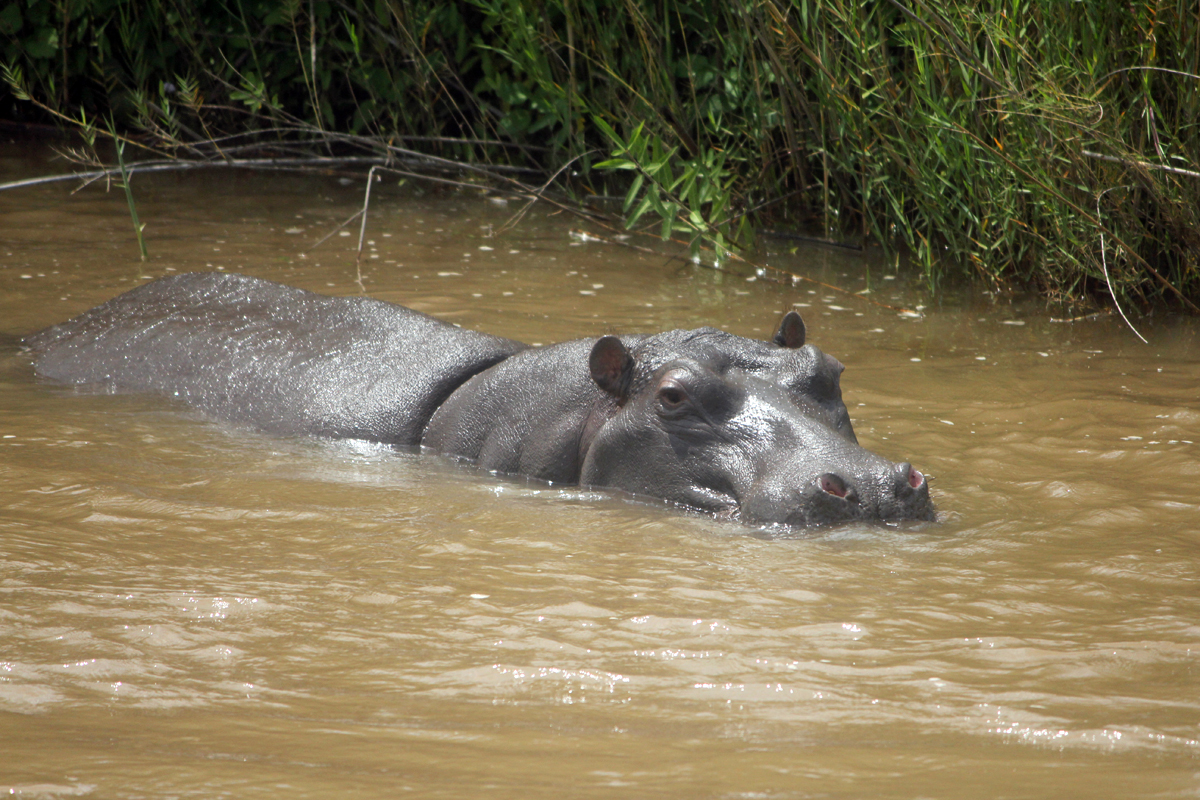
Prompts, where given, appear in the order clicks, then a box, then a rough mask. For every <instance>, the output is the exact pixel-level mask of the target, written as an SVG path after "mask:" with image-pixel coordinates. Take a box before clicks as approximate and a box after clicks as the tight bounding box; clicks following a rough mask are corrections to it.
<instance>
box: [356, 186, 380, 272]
mask: <svg viewBox="0 0 1200 800" xmlns="http://www.w3.org/2000/svg"><path fill="white" fill-rule="evenodd" d="M377 169H379V167H377V166H375V167H371V169H370V170H368V171H367V191H366V192H365V193H364V195H363V207H362V211H360V212H359V213H360V214H362V226H360V227H359V229H358V254H357V255H356V256H355V257H354V272H355V274H356V275H357V276H358V277H357V278H356V279H355V280H356V283H358V288H359V290H360V291H362V292H363V293H364V294H365V293H366V291H367V290H366V288H365V287H364V286H363V282H362V248H363V239H365V238H366V236H367V209H368V208H369V207H370V205H371V184H372V183H374V182H375V170H377Z"/></svg>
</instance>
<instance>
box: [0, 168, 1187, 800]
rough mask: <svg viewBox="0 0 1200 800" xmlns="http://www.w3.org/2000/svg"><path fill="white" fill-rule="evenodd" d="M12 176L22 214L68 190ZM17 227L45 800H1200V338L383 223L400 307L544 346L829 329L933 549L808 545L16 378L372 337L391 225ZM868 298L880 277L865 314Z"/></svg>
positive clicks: (847, 381)
mask: <svg viewBox="0 0 1200 800" xmlns="http://www.w3.org/2000/svg"><path fill="white" fill-rule="evenodd" d="M47 157H48V154H47V152H46V151H44V150H41V149H36V148H34V149H30V148H19V147H15V146H12V145H5V146H3V149H0V180H12V179H15V178H19V177H25V176H29V175H34V174H41V173H43V172H46V171H49V170H53V169H59V168H61V167H56V166H55V165H54V164H52V163H49V162H48V161H47ZM135 188H136V190H137V196H138V201H139V210H140V212H141V214H142V219H143V220H144V221H145V222H146V223H147V229H146V232H147V238H148V245H149V248H150V253H151V259H150V261H149V262H148V263H146V264H144V265H143V264H141V263H140V262H139V261H138V260H137V258H136V250H135V245H134V243H133V239H132V233H131V231H132V229H131V225H130V222H129V219H128V216H127V212H126V210H125V200H124V197H123V196H122V195H121V194H119V193H117V192H116V191H113V192H110V193H105V192H104V191H103V189H101V188H99V187H92V188H89V189H86V190H84V191H82V192H79V193H78V194H75V195H71V194H69V190H68V188H67V187H66V186H64V185H57V186H46V187H37V188H32V189H23V190H19V191H15V192H5V193H2V194H0V789H3V790H7V791H9V792H10V793H14V794H16V795H17V796H26V797H73V796H86V797H105V798H107V797H217V796H231V797H269V796H279V797H348V796H349V797H392V796H396V795H400V794H403V793H408V794H412V795H414V796H422V797H445V798H477V797H484V796H486V797H496V798H530V797H580V798H587V797H678V798H799V797H882V798H889V797H896V798H908V797H1052V796H1054V797H1064V796H1067V797H1135V796H1136V797H1172V798H1173V797H1195V796H1197V794H1200V582H1198V579H1200V567H1198V564H1200V399H1198V397H1200V389H1198V387H1200V327H1198V326H1197V324H1196V322H1195V321H1192V320H1185V319H1174V318H1162V319H1158V320H1149V321H1147V320H1141V321H1139V325H1140V326H1141V327H1142V328H1143V332H1144V333H1145V334H1146V335H1147V337H1148V338H1149V339H1150V344H1149V345H1143V344H1142V343H1141V342H1139V341H1137V339H1136V338H1135V337H1134V336H1133V335H1132V334H1131V333H1130V332H1129V331H1128V330H1127V329H1126V328H1124V327H1123V325H1122V324H1121V323H1120V321H1119V320H1117V319H1115V318H1111V317H1109V318H1101V319H1097V320H1089V321H1084V322H1077V323H1074V324H1062V323H1055V322H1052V321H1050V317H1049V314H1048V313H1047V312H1046V311H1045V310H1044V309H1042V308H1041V307H1039V306H1037V305H1020V304H1013V303H1011V302H1008V301H995V302H993V301H989V300H987V299H986V298H984V299H980V298H978V297H975V298H968V297H957V296H953V295H952V296H948V297H943V298H941V299H940V300H937V301H934V300H931V299H929V298H928V297H927V296H926V295H924V294H923V292H922V289H921V286H920V283H919V281H916V280H914V279H913V277H912V276H911V275H906V274H903V273H902V274H900V275H894V274H892V272H891V271H890V270H888V269H885V268H883V267H881V265H880V264H879V263H877V262H875V261H873V260H872V259H870V258H863V257H860V256H858V255H856V254H853V253H842V252H839V251H834V250H828V249H818V250H801V251H798V252H795V253H792V252H789V248H787V247H784V246H783V245H782V244H781V243H777V242H776V243H771V246H772V247H773V248H775V250H774V251H773V252H770V253H769V254H768V255H766V256H765V259H766V260H767V261H768V262H769V263H771V264H775V265H778V266H781V267H784V268H787V269H792V270H795V271H797V272H799V273H801V274H803V275H805V276H809V277H812V278H816V279H818V280H821V281H824V282H827V283H830V284H835V285H837V286H840V287H842V288H845V289H847V290H849V291H851V292H855V291H858V290H860V289H862V288H864V286H866V285H867V282H868V280H869V282H870V286H871V288H872V289H873V292H872V294H871V295H869V297H872V298H875V299H877V300H880V301H881V302H885V303H889V304H892V305H897V306H901V305H903V306H909V307H914V306H917V305H924V306H926V308H924V309H923V310H924V316H923V317H921V318H919V319H911V318H906V317H902V316H900V315H898V314H897V313H896V312H895V311H892V310H889V309H886V308H882V307H879V306H876V305H872V304H870V303H868V302H866V301H864V300H863V299H861V298H856V297H852V296H846V295H842V294H838V293H836V292H832V291H830V290H828V289H825V288H823V287H820V286H816V285H812V284H809V283H806V282H801V283H799V284H797V285H795V286H792V285H781V284H775V283H768V282H765V281H762V280H756V281H747V280H746V279H745V277H746V276H745V275H732V274H724V273H719V272H715V271H713V270H708V269H700V268H695V267H692V266H690V265H687V264H681V263H680V262H678V261H671V260H669V259H667V258H666V257H664V256H662V255H650V254H643V253H639V252H635V251H631V250H628V249H625V248H620V247H614V246H610V245H604V244H598V243H594V242H580V241H579V240H578V239H574V238H572V236H571V235H570V231H571V229H572V228H576V227H578V223H577V222H575V221H573V220H570V219H567V218H565V217H563V216H553V215H550V214H548V210H547V209H545V208H539V209H535V210H534V211H533V212H532V213H531V214H530V215H529V216H528V217H527V218H526V220H525V221H524V222H523V223H522V224H521V225H520V226H519V227H517V228H516V229H515V230H512V231H509V232H506V233H503V234H502V235H498V236H497V235H494V234H495V233H496V231H497V230H498V229H499V228H501V226H502V225H503V224H504V222H505V221H506V220H507V219H508V218H509V217H510V216H511V215H512V214H513V213H514V211H515V210H516V208H517V205H516V204H511V203H510V204H509V205H507V206H503V205H500V204H498V203H496V202H494V200H493V199H491V198H488V197H486V196H484V195H482V194H480V193H476V192H458V193H450V194H447V193H441V194H437V195H433V194H425V195H422V194H420V193H418V192H415V191H413V190H412V188H411V187H409V188H404V189H400V188H398V187H396V186H394V185H386V186H381V187H380V188H379V189H377V190H376V192H375V199H374V202H373V208H372V214H371V218H370V224H369V228H368V239H369V240H370V242H371V244H370V245H368V249H367V256H368V257H367V258H366V259H365V261H364V267H363V284H364V287H365V290H366V292H367V293H368V294H369V295H370V296H373V297H378V298H383V299H386V300H392V301H396V302H401V303H405V304H407V305H410V306H412V307H414V308H417V309H420V310H422V311H427V312H429V313H432V314H435V315H438V316H441V317H443V318H445V319H448V320H452V321H454V322H456V323H459V324H461V325H463V326H465V327H470V328H475V329H479V330H484V331H488V332H491V333H496V334H500V335H503V336H509V337H513V338H517V339H521V340H524V341H529V342H551V341H557V340H561V339H567V338H575V337H583V336H597V335H600V334H603V333H608V332H617V331H620V332H637V331H657V330H663V329H669V328H673V327H696V326H699V325H704V324H711V325H716V326H719V327H723V328H726V329H728V330H730V331H733V332H735V333H739V334H743V335H746V336H765V335H767V334H768V333H769V332H770V330H771V327H772V325H774V324H775V322H776V321H777V319H778V317H779V314H780V313H781V311H782V310H783V309H784V308H786V307H788V306H790V305H792V304H794V303H796V304H800V310H801V311H802V313H803V314H804V315H805V317H806V319H807V321H808V325H809V336H810V340H811V341H813V342H814V343H816V344H817V345H818V346H820V347H822V348H823V349H825V350H826V351H827V352H830V353H833V354H834V355H836V356H837V357H838V358H839V359H841V360H842V361H843V362H844V363H846V364H847V365H848V369H847V371H846V373H845V375H844V376H843V389H844V394H845V398H846V401H847V405H848V407H849V408H850V411H851V415H852V417H853V419H854V422H855V426H856V429H857V431H858V435H859V438H860V440H861V441H862V442H863V443H864V445H866V446H868V447H870V448H872V449H874V450H877V451H879V452H881V453H882V454H884V455H887V456H888V457H890V458H893V459H896V460H901V459H907V460H911V461H912V462H913V463H914V464H915V465H917V466H918V467H919V468H920V469H922V470H924V471H925V472H927V473H928V474H929V475H930V476H931V485H932V487H933V491H934V494H935V497H936V501H937V503H938V506H939V509H940V511H941V515H942V520H941V522H940V523H938V524H936V525H918V526H901V527H872V526H865V525H864V526H849V527H842V528H835V529H830V530H821V531H808V532H799V533H796V534H795V535H792V536H778V535H775V536H768V535H764V534H763V533H762V532H760V531H755V530H753V529H748V528H743V527H740V526H737V525H732V524H727V523H721V522H717V521H714V520H710V519H707V518H704V517H698V516H690V515H687V514H683V513H680V512H678V511H675V510H672V509H668V508H664V507H662V506H659V505H655V504H647V503H637V502H631V501H630V500H629V499H627V498H622V497H616V496H612V495H608V494H605V493H601V492H591V491H583V490H580V489H576V488H569V487H557V486H544V485H538V484H534V483H529V482H523V481H519V480H512V479H506V478H502V477H497V476H491V475H486V474H479V473H478V472H476V471H473V470H471V469H470V468H466V467H463V466H459V465H455V464H451V463H448V462H446V461H444V460H441V459H438V458H435V457H427V456H420V455H416V454H412V453H397V452H392V451H389V450H386V449H383V448H379V447H373V446H369V445H365V444H362V443H354V442H341V443H330V442H324V441H316V440H310V439H276V438H270V437H266V436H262V435H259V434H256V433H253V432H249V431H246V430H242V429H238V428H235V427H231V426H227V425H223V424H221V423H218V422H214V421H212V420H208V419H205V418H203V417H201V416H199V415H197V414H195V413H193V412H190V411H187V410H185V409H181V408H179V407H177V406H174V405H172V404H171V403H170V402H168V401H166V400H162V399H157V398H149V397H139V396H108V395H97V394H86V393H76V392H72V391H67V390H64V389H62V388H57V387H53V386H47V385H40V384H38V383H37V382H36V381H35V380H34V379H33V377H32V373H31V370H30V367H29V364H28V361H27V359H26V358H24V357H23V356H22V355H20V354H19V353H18V348H17V341H18V337H20V336H21V335H24V334H28V333H30V332H32V331H34V330H37V329H39V328H41V327H44V326H46V325H49V324H52V323H55V322H58V321H61V320H63V319H65V318H67V317H69V316H72V315H74V314H76V313H78V312H80V311H83V310H84V309H86V308H88V307H90V306H92V305H94V304H96V303H99V302H102V301H104V300H106V299H108V298H109V297H111V296H113V295H115V294H117V293H118V292H120V291H123V290H125V289H128V288H131V287H133V286H135V285H137V284H139V283H141V282H144V281H145V280H147V279H148V278H149V277H155V276H160V275H164V274H170V273H171V272H182V271H187V270H197V269H225V270H230V271H239V272H244V273H247V274H250V275H256V276H260V277H263V278H270V279H273V280H278V281H282V282H285V283H289V284H293V285H296V286H301V287H304V288H307V289H312V290H315V291H322V292H327V293H332V294H355V293H358V292H359V288H358V286H357V285H356V284H355V272H354V266H353V256H352V252H351V251H352V250H353V246H354V244H355V242H356V239H357V228H356V227H355V229H354V230H355V232H354V235H352V236H349V237H341V236H336V235H335V236H334V237H333V238H332V239H331V240H330V241H329V242H327V243H325V244H324V245H322V246H320V247H318V248H316V249H315V250H311V251H310V252H306V251H307V250H308V249H309V248H310V247H311V245H312V243H313V242H315V241H316V240H317V239H318V238H320V237H321V236H323V235H325V234H326V233H328V232H329V231H330V230H332V229H333V228H334V227H335V226H336V225H337V223H339V222H341V221H342V220H344V219H345V218H346V217H348V216H350V214H352V213H353V212H354V210H355V209H356V207H357V206H358V205H359V204H360V203H361V193H362V188H363V184H362V182H352V183H350V184H348V185H343V184H342V183H340V182H339V181H338V180H337V179H336V178H333V177H328V178H315V179H314V178H299V177H289V176H278V175H250V174H229V173H224V174H217V173H208V174H188V175H172V176H158V177H153V178H151V177H139V178H137V179H136V181H135ZM868 272H869V275H868Z"/></svg>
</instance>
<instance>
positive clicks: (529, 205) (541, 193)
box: [496, 150, 597, 234]
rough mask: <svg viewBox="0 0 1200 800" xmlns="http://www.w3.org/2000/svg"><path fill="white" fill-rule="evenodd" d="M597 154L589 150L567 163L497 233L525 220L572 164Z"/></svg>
mask: <svg viewBox="0 0 1200 800" xmlns="http://www.w3.org/2000/svg"><path fill="white" fill-rule="evenodd" d="M595 152H597V151H595V150H589V151H587V152H586V153H582V154H580V155H577V156H575V157H574V158H572V159H571V160H570V161H568V162H567V163H565V164H563V165H562V166H561V167H559V169H558V170H557V171H556V172H555V173H554V174H553V175H551V176H550V180H548V181H546V182H545V183H543V184H542V186H541V188H539V189H537V190H536V191H535V192H534V193H533V197H531V198H530V199H529V202H528V203H526V204H525V206H524V207H523V208H522V209H521V210H520V211H518V212H517V213H516V214H513V215H512V216H511V217H509V218H508V221H507V222H505V223H504V224H503V225H501V226H500V229H499V230H497V231H496V233H497V234H501V233H504V232H505V231H506V230H508V229H509V228H512V227H513V226H515V225H517V224H518V223H519V222H520V221H521V220H522V219H524V218H525V214H526V213H528V211H529V209H530V208H532V207H533V204H534V203H536V202H537V201H538V200H541V199H542V198H543V196H544V195H545V193H546V190H547V189H549V188H550V185H551V184H552V183H554V181H555V180H557V179H558V176H559V175H561V174H563V172H564V171H566V169H567V168H568V167H570V166H571V165H572V164H574V163H575V162H576V161H578V160H579V159H581V158H583V157H584V156H590V155H591V154H592V153H595Z"/></svg>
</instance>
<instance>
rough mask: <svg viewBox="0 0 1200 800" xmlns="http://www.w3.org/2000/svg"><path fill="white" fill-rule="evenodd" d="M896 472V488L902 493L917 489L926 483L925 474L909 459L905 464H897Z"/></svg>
mask: <svg viewBox="0 0 1200 800" xmlns="http://www.w3.org/2000/svg"><path fill="white" fill-rule="evenodd" d="M894 474H895V476H896V489H897V491H899V492H901V493H908V492H911V491H915V490H917V489H920V488H921V487H922V486H924V485H925V476H924V475H922V474H921V471H920V470H918V469H917V468H916V467H914V466H913V465H912V464H909V463H908V462H907V461H906V462H904V463H903V464H897V465H896V471H895V473H894Z"/></svg>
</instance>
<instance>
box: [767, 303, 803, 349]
mask: <svg viewBox="0 0 1200 800" xmlns="http://www.w3.org/2000/svg"><path fill="white" fill-rule="evenodd" d="M771 341H773V342H775V344H777V345H779V346H780V347H787V348H791V349H793V350H794V349H795V348H797V347H803V346H804V320H803V319H802V318H801V317H800V312H798V311H796V310H795V309H792V310H791V311H789V312H787V313H786V314H784V315H783V321H782V322H780V323H779V330H778V331H776V332H775V338H774V339H772V340H771Z"/></svg>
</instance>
